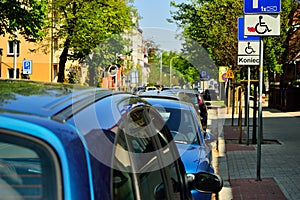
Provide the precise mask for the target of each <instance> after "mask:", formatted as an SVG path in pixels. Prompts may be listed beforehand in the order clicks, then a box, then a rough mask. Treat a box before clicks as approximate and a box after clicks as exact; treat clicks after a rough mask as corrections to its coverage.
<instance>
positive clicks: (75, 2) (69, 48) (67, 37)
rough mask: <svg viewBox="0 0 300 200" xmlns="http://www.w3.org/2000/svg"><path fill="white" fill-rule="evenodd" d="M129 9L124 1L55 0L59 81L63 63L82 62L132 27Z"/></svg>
mask: <svg viewBox="0 0 300 200" xmlns="http://www.w3.org/2000/svg"><path fill="white" fill-rule="evenodd" d="M132 10H133V7H132V6H130V5H129V2H128V1H126V0H125V1H124V0H106V1H104V0H91V1H84V0H55V1H53V11H54V20H55V30H54V32H55V37H57V38H59V39H60V40H61V41H62V44H63V45H62V48H63V51H62V53H61V55H60V63H59V74H58V82H63V81H64V69H65V63H66V61H67V60H68V59H69V60H79V61H81V60H83V59H84V58H85V57H86V55H88V54H89V53H90V52H91V50H92V49H94V48H95V47H96V46H97V45H99V44H100V43H101V42H103V41H105V40H107V39H108V38H110V37H111V36H113V35H115V34H120V33H122V32H124V30H126V29H129V28H130V27H131V26H132V25H133V22H132V20H131V19H132V18H131V17H132V16H131V15H132V13H133V12H132Z"/></svg>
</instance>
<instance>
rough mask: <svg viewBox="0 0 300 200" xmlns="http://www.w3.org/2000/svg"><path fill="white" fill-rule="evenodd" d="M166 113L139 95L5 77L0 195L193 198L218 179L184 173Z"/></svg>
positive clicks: (30, 199) (69, 199)
mask: <svg viewBox="0 0 300 200" xmlns="http://www.w3.org/2000/svg"><path fill="white" fill-rule="evenodd" d="M163 122H164V121H163V119H162V117H161V115H160V114H159V113H158V112H157V111H156V110H155V109H154V108H153V107H152V106H151V105H150V104H149V103H148V102H146V101H145V100H143V99H141V98H139V97H138V96H135V95H132V94H129V93H123V92H113V91H110V90H105V89H99V88H87V87H82V86H76V85H65V84H54V83H41V82H33V81H18V80H0V199H26V200H36V199H44V200H46V199H47V200H98V199H99V200H100V199H104V200H106V199H108V200H109V199H130V200H131V199H146V200H147V199H151V200H152V199H170V200H171V199H192V195H191V191H192V190H194V189H197V190H199V191H206V192H218V191H220V190H221V188H222V180H221V179H220V177H218V176H216V175H214V174H211V173H204V172H203V173H197V174H194V173H193V174H186V172H185V170H184V165H183V163H182V160H181V158H180V154H179V152H178V150H177V148H176V145H175V143H174V142H173V138H172V135H171V133H170V131H169V129H168V128H167V127H166V126H165V125H163V124H164V123H163Z"/></svg>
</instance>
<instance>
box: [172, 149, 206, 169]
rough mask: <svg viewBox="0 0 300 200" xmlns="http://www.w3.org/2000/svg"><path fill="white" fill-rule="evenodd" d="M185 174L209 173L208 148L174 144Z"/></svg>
mask: <svg viewBox="0 0 300 200" xmlns="http://www.w3.org/2000/svg"><path fill="white" fill-rule="evenodd" d="M176 146H177V148H178V151H179V154H180V156H181V160H182V162H183V164H184V167H185V171H186V173H197V172H199V171H210V166H211V163H210V159H209V156H210V151H211V150H209V148H206V147H202V146H199V145H195V144H180V143H176Z"/></svg>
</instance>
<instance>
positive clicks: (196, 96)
mask: <svg viewBox="0 0 300 200" xmlns="http://www.w3.org/2000/svg"><path fill="white" fill-rule="evenodd" d="M153 94H156V95H157V96H169V97H170V96H177V97H178V100H183V101H187V102H189V103H191V104H193V105H194V107H195V109H196V111H197V112H198V114H199V115H200V117H201V124H202V127H203V129H204V130H206V129H207V120H208V107H209V106H211V104H210V103H209V102H206V101H205V100H204V99H203V97H202V95H201V93H200V92H199V91H198V90H194V89H169V90H163V91H160V92H158V93H152V92H148V93H143V94H142V95H143V96H146V95H153Z"/></svg>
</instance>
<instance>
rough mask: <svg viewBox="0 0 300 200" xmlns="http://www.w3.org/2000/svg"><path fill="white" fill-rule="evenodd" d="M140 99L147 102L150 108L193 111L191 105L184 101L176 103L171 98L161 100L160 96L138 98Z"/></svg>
mask: <svg viewBox="0 0 300 200" xmlns="http://www.w3.org/2000/svg"><path fill="white" fill-rule="evenodd" d="M140 97H141V98H142V99H144V100H146V101H147V102H149V103H150V104H151V105H152V106H154V107H156V106H160V105H161V106H163V107H168V108H173V109H184V110H191V109H193V108H194V107H193V105H192V104H190V103H187V102H185V101H178V100H176V99H172V98H162V97H161V96H157V97H155V96H140Z"/></svg>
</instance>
